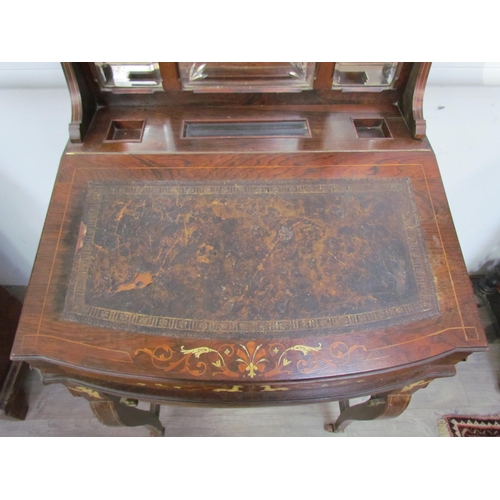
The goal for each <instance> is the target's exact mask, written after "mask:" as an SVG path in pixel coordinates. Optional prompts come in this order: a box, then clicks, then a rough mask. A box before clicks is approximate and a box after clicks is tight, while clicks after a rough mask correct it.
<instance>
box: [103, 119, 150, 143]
mask: <svg viewBox="0 0 500 500" xmlns="http://www.w3.org/2000/svg"><path fill="white" fill-rule="evenodd" d="M145 124H146V121H145V120H112V122H111V125H110V127H109V130H108V133H107V135H106V140H105V142H141V141H142V134H143V133H144V126H145Z"/></svg>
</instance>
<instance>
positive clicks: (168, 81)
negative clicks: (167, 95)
mask: <svg viewBox="0 0 500 500" xmlns="http://www.w3.org/2000/svg"><path fill="white" fill-rule="evenodd" d="M159 65H160V73H161V77H162V79H163V88H164V89H165V90H166V91H180V90H182V87H181V81H180V76H179V67H178V66H177V63H176V62H161V63H159Z"/></svg>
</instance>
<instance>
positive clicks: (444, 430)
mask: <svg viewBox="0 0 500 500" xmlns="http://www.w3.org/2000/svg"><path fill="white" fill-rule="evenodd" d="M438 429H439V434H440V435H441V436H443V437H500V416H499V415H496V416H491V417H481V416H468V415H445V416H444V417H443V418H442V419H441V420H439V422H438Z"/></svg>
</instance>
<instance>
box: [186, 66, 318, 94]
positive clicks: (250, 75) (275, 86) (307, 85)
mask: <svg viewBox="0 0 500 500" xmlns="http://www.w3.org/2000/svg"><path fill="white" fill-rule="evenodd" d="M315 67H316V63H311V62H283V63H278V62H244V63H243V62H221V63H214V62H212V63H210V62H209V63H204V62H200V63H198V62H185V63H179V72H180V76H181V83H182V89H183V90H193V91H195V92H300V91H302V90H311V89H312V88H313V79H314V70H315Z"/></svg>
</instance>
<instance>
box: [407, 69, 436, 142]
mask: <svg viewBox="0 0 500 500" xmlns="http://www.w3.org/2000/svg"><path fill="white" fill-rule="evenodd" d="M431 64H432V63H430V62H416V63H414V64H413V68H412V70H411V73H410V76H409V78H408V83H407V85H406V88H405V90H404V92H403V95H402V97H401V100H400V102H399V105H400V108H401V112H402V114H403V116H404V118H405V120H406V123H407V125H408V127H409V129H410V131H411V134H412V136H413V137H414V138H415V139H423V138H424V137H425V133H426V124H425V120H424V113H423V101H424V91H425V85H426V83H427V78H428V76H429V71H430V69H431Z"/></svg>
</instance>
